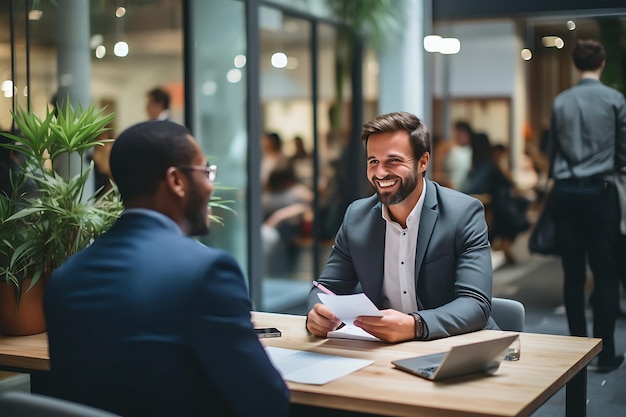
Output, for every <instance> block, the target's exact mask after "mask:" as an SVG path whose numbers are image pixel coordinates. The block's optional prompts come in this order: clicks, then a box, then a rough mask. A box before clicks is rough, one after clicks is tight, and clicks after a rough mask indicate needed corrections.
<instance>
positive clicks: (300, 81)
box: [0, 0, 362, 311]
mask: <svg viewBox="0 0 626 417" xmlns="http://www.w3.org/2000/svg"><path fill="white" fill-rule="evenodd" d="M72 2H81V3H79V4H81V5H84V3H82V0H58V1H55V2H37V1H18V0H16V1H10V2H8V4H7V2H2V5H1V6H0V75H1V76H2V81H5V80H7V81H9V82H10V83H11V86H10V87H7V86H9V83H4V84H3V86H4V89H3V90H2V91H3V96H1V97H0V106H1V107H0V128H3V129H8V128H9V126H10V113H9V110H10V109H12V108H13V107H14V105H13V101H14V100H15V101H19V103H21V104H22V105H24V106H26V105H28V103H29V100H30V103H32V107H33V109H34V110H35V111H36V112H38V113H41V114H43V113H45V111H46V108H49V107H50V103H51V101H52V99H53V97H54V96H55V94H56V93H57V91H59V90H60V89H62V87H64V86H66V85H71V81H72V77H73V76H75V75H80V76H81V77H82V76H87V77H88V79H89V80H90V81H89V89H90V91H89V92H88V93H87V94H88V97H90V101H92V102H94V103H97V104H99V105H101V106H106V107H107V108H108V110H109V111H112V112H115V113H116V115H117V117H116V118H115V120H114V123H113V125H112V126H111V131H110V132H109V134H110V137H111V138H114V137H116V136H117V135H119V133H121V131H123V130H124V129H126V128H127V127H129V126H130V125H132V124H135V123H137V122H140V121H143V120H146V119H147V118H148V115H147V112H146V102H147V92H148V91H149V90H151V89H153V88H155V87H157V86H158V87H162V88H163V89H165V90H166V91H167V92H168V93H169V95H170V98H171V102H170V119H171V120H173V121H176V122H180V123H184V124H187V125H188V126H189V127H190V129H191V130H192V131H193V133H194V135H195V136H196V137H197V138H198V140H199V141H200V143H201V145H202V147H203V149H204V151H205V152H206V153H207V155H208V157H209V159H210V161H211V162H212V163H215V164H217V165H218V167H219V173H218V184H217V185H218V187H217V189H216V191H215V193H214V195H215V196H217V197H218V198H220V199H222V200H226V201H228V203H227V204H228V205H229V206H230V207H231V208H232V209H233V210H234V211H235V212H236V214H233V213H230V212H228V211H223V210H215V212H214V214H217V215H219V216H221V217H222V218H223V225H219V224H214V225H212V228H211V234H210V235H209V236H208V237H207V238H206V239H205V241H206V243H208V244H210V245H212V246H215V247H220V248H223V249H225V250H227V251H229V252H230V253H232V254H233V255H234V256H235V258H236V259H237V261H238V262H239V263H240V265H241V266H242V269H243V271H244V273H245V274H246V276H247V278H248V284H249V286H250V290H251V295H252V298H253V302H254V305H255V307H257V308H259V309H265V310H274V311H288V310H289V308H291V307H292V306H294V305H298V304H299V305H302V303H303V302H304V298H305V297H306V294H307V293H308V290H309V288H310V283H311V280H313V279H314V278H315V277H316V276H317V274H318V273H319V271H320V270H321V268H322V267H323V265H324V263H325V261H326V258H327V256H328V253H329V251H330V247H331V245H332V241H333V238H334V234H335V232H336V230H337V227H338V226H339V224H340V221H341V218H342V216H343V210H344V209H345V206H346V205H347V203H348V202H349V201H348V200H350V197H349V196H351V195H352V194H354V191H355V190H358V189H359V187H358V186H357V187H354V186H351V183H350V181H352V182H353V183H354V181H353V177H354V172H355V171H354V170H353V169H352V168H351V167H353V166H354V162H355V161H356V160H358V158H359V157H360V155H359V153H358V152H356V153H355V152H352V151H351V150H348V149H354V148H353V147H352V148H348V146H353V142H354V134H353V133H354V129H353V126H354V123H355V122H354V121H355V120H357V124H359V125H360V120H361V118H362V116H361V115H360V113H361V110H360V109H359V106H358V105H357V106H355V103H353V100H352V98H353V90H354V89H355V88H357V89H360V88H361V87H360V85H359V83H358V82H357V83H356V84H355V85H353V83H352V77H351V71H353V70H354V68H355V67H354V66H351V65H350V64H349V60H348V57H349V56H350V55H351V53H352V52H353V51H352V50H350V48H345V47H344V48H341V49H340V48H337V45H338V44H339V43H340V40H341V39H345V38H346V36H344V34H346V33H347V32H345V31H346V30H347V29H346V28H345V27H344V26H341V25H335V24H334V23H333V22H332V21H330V20H326V16H325V7H324V5H323V2H308V1H296V0H294V1H292V0H288V1H278V2H275V1H263V0H259V1H247V0H219V1H218V0H215V1H210V2H209V1H203V0H151V1H145V0H126V1H124V2H102V1H96V0H91V1H89V9H88V10H85V11H83V12H81V15H80V16H73V17H72V18H71V19H69V20H70V21H69V22H68V19H67V18H65V17H64V16H65V15H62V13H64V12H63V10H64V9H66V10H67V8H68V7H71V5H72ZM76 4H78V3H76ZM11 13H13V16H14V18H13V20H11V18H10V16H11ZM29 16H30V17H31V19H32V20H29ZM11 22H13V29H11V27H12V26H11V24H12V23H11ZM63 22H65V23H63ZM59 24H70V25H77V26H79V27H80V28H82V29H85V27H87V28H88V30H87V33H88V34H89V49H88V50H86V53H88V54H89V59H88V60H87V62H88V63H89V64H88V65H83V66H82V67H80V68H74V69H75V70H76V71H77V73H76V74H67V75H63V76H60V75H59V74H57V72H58V71H59V70H58V66H59V65H57V63H58V62H59V63H60V62H61V61H62V60H63V59H64V57H65V53H69V52H75V50H74V49H72V47H71V43H70V41H71V39H60V40H57V39H56V38H55V36H56V33H57V32H59V31H58V28H59V26H58V25H59ZM12 33H13V35H14V42H13V44H12V42H11V34H12ZM51 34H55V36H51ZM83 41H84V40H83ZM83 45H84V44H83ZM343 46H345V44H344V45H343ZM277 53H278V54H277ZM281 54H282V55H281ZM357 59H360V58H357ZM281 60H282V61H281ZM339 62H342V63H346V66H344V67H343V68H344V69H343V70H341V71H339V72H337V71H336V68H337V64H338V63H339ZM78 73H80V74H78ZM339 81H340V82H339ZM28 85H30V89H27V88H26V87H27V86H28ZM24 94H27V95H28V96H27V95H24ZM357 104H360V103H357ZM264 132H276V133H278V134H279V136H280V137H281V139H282V144H283V147H282V153H283V157H284V158H285V159H286V160H287V161H288V162H289V165H290V166H291V167H293V178H291V179H290V181H292V182H294V183H296V184H298V185H299V190H300V191H302V197H301V199H300V200H297V203H299V204H300V203H301V204H300V205H297V206H296V207H293V206H292V207H291V208H290V209H294V208H296V209H297V210H299V211H298V212H297V213H296V214H295V216H287V217H289V219H288V222H287V223H283V224H279V223H281V222H280V221H277V220H276V217H274V219H273V220H270V216H271V214H273V213H274V212H276V211H278V208H282V207H279V206H281V205H285V202H284V201H280V202H279V203H277V204H275V205H274V207H269V208H268V207H267V206H266V207H265V208H264V205H263V203H264V202H265V203H268V201H269V200H271V197H270V196H269V194H268V193H267V187H266V186H264V185H263V183H264V182H263V179H262V172H261V168H262V166H263V152H262V149H263V147H262V144H263V136H264ZM359 145H360V144H359ZM99 151H100V150H99ZM99 153H100V154H97V155H94V160H95V161H96V164H97V168H98V170H99V173H100V176H99V177H98V179H97V181H100V182H99V183H98V184H102V183H105V182H106V181H107V175H108V149H103V152H99ZM100 168H102V169H100ZM265 185H267V184H265ZM298 198H300V197H298ZM283 214H285V212H283ZM287 214H288V213H287ZM279 218H280V217H279ZM268 231H269V233H268ZM272 239H274V240H272ZM273 243H277V248H276V251H274V252H273V249H272V248H273V247H272V244H273ZM270 253H272V254H270Z"/></svg>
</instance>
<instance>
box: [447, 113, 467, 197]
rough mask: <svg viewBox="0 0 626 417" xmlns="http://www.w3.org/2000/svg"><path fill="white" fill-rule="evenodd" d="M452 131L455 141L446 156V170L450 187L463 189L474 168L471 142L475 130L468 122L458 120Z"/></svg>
mask: <svg viewBox="0 0 626 417" xmlns="http://www.w3.org/2000/svg"><path fill="white" fill-rule="evenodd" d="M452 133H453V140H454V142H453V145H452V147H451V148H450V149H449V150H448V151H447V154H446V156H445V159H444V170H445V172H446V173H447V176H448V181H449V185H450V187H451V188H454V189H455V190H462V189H463V188H465V186H466V185H465V184H466V181H467V177H468V175H469V171H470V169H471V168H472V146H471V142H472V137H473V136H474V131H473V130H472V127H471V126H470V124H469V123H468V122H465V121H458V122H456V123H455V124H454V127H453V131H452Z"/></svg>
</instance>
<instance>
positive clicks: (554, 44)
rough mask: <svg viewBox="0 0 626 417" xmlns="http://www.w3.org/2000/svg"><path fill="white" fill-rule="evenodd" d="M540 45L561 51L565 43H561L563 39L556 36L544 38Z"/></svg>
mask: <svg viewBox="0 0 626 417" xmlns="http://www.w3.org/2000/svg"><path fill="white" fill-rule="evenodd" d="M541 43H542V44H543V46H545V47H546V48H559V49H561V48H562V47H563V45H565V42H563V39H561V38H559V37H558V36H544V37H543V38H541ZM559 45H560V46H559Z"/></svg>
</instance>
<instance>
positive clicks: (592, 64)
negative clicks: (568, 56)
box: [572, 39, 606, 71]
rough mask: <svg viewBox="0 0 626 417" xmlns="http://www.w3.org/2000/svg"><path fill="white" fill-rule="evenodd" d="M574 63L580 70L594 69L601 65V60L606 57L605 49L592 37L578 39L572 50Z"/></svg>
mask: <svg viewBox="0 0 626 417" xmlns="http://www.w3.org/2000/svg"><path fill="white" fill-rule="evenodd" d="M572 58H573V59H574V65H576V68H578V69H579V70H580V71H595V70H597V69H598V68H600V66H601V65H602V61H604V60H605V59H606V51H605V50H604V46H602V44H601V43H600V42H598V41H594V40H593V39H579V40H578V41H576V46H574V50H573V51H572Z"/></svg>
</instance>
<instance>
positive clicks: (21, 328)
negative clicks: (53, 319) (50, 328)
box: [0, 279, 46, 336]
mask: <svg viewBox="0 0 626 417" xmlns="http://www.w3.org/2000/svg"><path fill="white" fill-rule="evenodd" d="M29 286H30V279H27V280H26V281H24V282H23V283H22V288H24V291H23V292H22V299H21V300H20V304H19V307H18V308H17V310H16V308H15V307H16V305H15V304H16V303H15V293H14V291H13V284H12V283H6V282H2V283H0V334H2V335H5V336H27V335H31V334H37V333H41V332H44V331H45V330H46V321H45V318H44V314H43V293H44V287H45V286H44V280H43V279H40V280H39V281H37V283H36V284H35V286H34V287H33V288H31V289H30V291H26V288H28V287H29Z"/></svg>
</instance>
